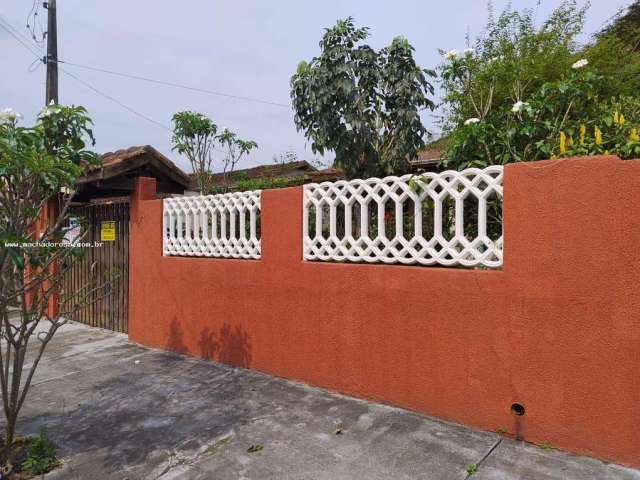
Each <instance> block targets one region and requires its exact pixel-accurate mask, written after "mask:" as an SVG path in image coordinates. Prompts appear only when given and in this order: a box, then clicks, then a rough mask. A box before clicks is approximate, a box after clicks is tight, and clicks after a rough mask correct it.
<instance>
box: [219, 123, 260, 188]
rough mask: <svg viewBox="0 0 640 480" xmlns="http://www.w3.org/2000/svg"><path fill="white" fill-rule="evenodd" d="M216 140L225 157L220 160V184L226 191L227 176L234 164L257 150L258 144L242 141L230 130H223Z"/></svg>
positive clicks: (231, 171) (251, 141)
mask: <svg viewBox="0 0 640 480" xmlns="http://www.w3.org/2000/svg"><path fill="white" fill-rule="evenodd" d="M216 140H217V141H218V142H219V143H220V145H221V146H222V149H223V150H224V152H225V156H224V158H223V160H222V178H223V180H222V184H223V188H224V190H225V191H226V190H228V189H229V187H228V183H227V175H231V174H232V173H233V170H234V169H235V167H236V164H237V163H238V162H239V161H240V160H241V159H242V157H244V156H245V155H246V154H248V153H249V152H251V150H253V149H254V148H258V144H257V143H256V142H254V141H253V140H242V139H241V138H238V136H237V135H236V134H235V133H233V132H232V131H231V130H229V129H227V128H225V129H224V130H223V131H222V133H221V134H220V135H218V136H217V137H216Z"/></svg>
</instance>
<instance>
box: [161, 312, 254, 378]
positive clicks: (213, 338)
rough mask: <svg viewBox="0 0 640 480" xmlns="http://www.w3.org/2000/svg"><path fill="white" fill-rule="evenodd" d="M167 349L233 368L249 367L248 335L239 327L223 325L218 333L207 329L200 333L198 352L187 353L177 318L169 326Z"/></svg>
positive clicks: (249, 344) (182, 331) (249, 346)
mask: <svg viewBox="0 0 640 480" xmlns="http://www.w3.org/2000/svg"><path fill="white" fill-rule="evenodd" d="M167 349H168V350H171V351H172V352H176V353H180V354H183V355H184V354H187V353H191V354H198V355H199V356H200V357H202V358H205V359H207V360H217V361H219V362H221V363H226V364H228V365H233V366H235V367H244V368H248V367H249V366H251V343H250V342H249V334H248V333H247V332H246V331H245V330H244V329H243V328H242V327H241V326H239V325H236V326H235V327H232V326H231V325H229V324H226V323H225V324H224V325H223V326H222V328H221V329H220V331H219V332H215V331H214V330H212V329H211V328H209V327H206V328H204V329H203V330H202V331H201V332H200V337H199V339H198V351H197V352H195V351H191V352H190V351H189V348H188V347H187V346H186V345H185V343H184V330H183V328H182V325H181V324H180V322H179V321H178V319H177V317H173V319H172V320H171V323H170V325H169V339H168V341H167Z"/></svg>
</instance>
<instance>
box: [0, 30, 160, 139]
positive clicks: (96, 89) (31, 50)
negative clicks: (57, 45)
mask: <svg viewBox="0 0 640 480" xmlns="http://www.w3.org/2000/svg"><path fill="white" fill-rule="evenodd" d="M0 20H2V22H0V27H2V28H3V29H4V30H5V31H6V32H8V33H9V34H10V35H11V36H12V37H13V38H14V39H15V40H16V41H18V42H19V43H20V44H21V45H22V46H23V47H25V48H26V49H27V50H29V51H30V52H31V53H32V54H33V55H34V56H35V57H37V59H38V60H39V61H41V62H43V63H44V62H45V60H44V58H42V57H40V56H39V55H38V53H36V52H35V51H34V50H33V49H32V48H31V46H30V45H29V44H26V43H25V42H23V41H22V40H21V39H20V38H19V37H18V36H17V35H20V32H15V33H14V31H12V30H14V29H13V27H12V26H11V25H10V24H7V25H8V26H9V28H7V26H5V25H4V24H6V23H7V22H6V20H4V19H2V18H1V17H0ZM16 34H17V35H16ZM60 70H61V71H62V73H64V74H65V75H68V76H69V77H71V78H72V79H74V80H75V81H76V82H78V83H80V84H82V85H84V86H85V87H86V88H88V89H90V90H91V91H93V92H94V93H96V94H98V95H100V96H101V97H104V98H106V99H107V100H109V101H111V102H113V103H115V104H116V105H119V106H120V107H122V108H124V109H125V110H127V111H128V112H130V113H133V114H134V115H137V116H138V117H140V118H142V119H144V120H146V121H148V122H151V123H153V124H155V125H157V126H159V127H161V128H164V129H165V130H168V131H171V128H170V127H168V126H167V125H164V124H163V123H160V122H158V121H157V120H154V119H153V118H150V117H148V116H146V115H145V114H143V113H141V112H139V111H137V110H136V109H134V108H132V107H130V106H128V105H127V104H125V103H123V102H121V101H120V100H118V99H117V98H115V97H112V96H111V95H109V94H107V93H104V92H103V91H101V90H99V89H98V88H96V87H94V86H93V85H91V84H90V83H89V82H87V81H85V80H83V79H82V78H80V77H78V76H77V75H74V74H73V73H71V72H68V71H67V70H65V69H64V68H60Z"/></svg>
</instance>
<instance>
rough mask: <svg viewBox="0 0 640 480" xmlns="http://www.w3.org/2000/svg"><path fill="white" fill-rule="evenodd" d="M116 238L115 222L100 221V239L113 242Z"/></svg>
mask: <svg viewBox="0 0 640 480" xmlns="http://www.w3.org/2000/svg"><path fill="white" fill-rule="evenodd" d="M115 239H116V222H100V241H101V242H113V241H115Z"/></svg>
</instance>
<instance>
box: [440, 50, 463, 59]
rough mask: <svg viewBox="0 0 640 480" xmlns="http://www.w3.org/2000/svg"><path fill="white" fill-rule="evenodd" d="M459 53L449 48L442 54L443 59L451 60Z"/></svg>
mask: <svg viewBox="0 0 640 480" xmlns="http://www.w3.org/2000/svg"><path fill="white" fill-rule="evenodd" d="M459 54H460V52H458V50H449V51H448V52H447V53H445V54H444V55H442V56H443V57H444V59H445V60H453V59H455V58H458V55H459Z"/></svg>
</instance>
